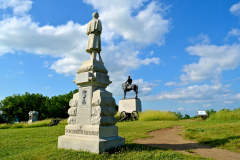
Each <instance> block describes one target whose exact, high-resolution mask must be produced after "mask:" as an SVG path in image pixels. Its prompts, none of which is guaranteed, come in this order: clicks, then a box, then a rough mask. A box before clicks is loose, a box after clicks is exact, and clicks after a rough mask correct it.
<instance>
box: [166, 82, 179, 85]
mask: <svg viewBox="0 0 240 160" xmlns="http://www.w3.org/2000/svg"><path fill="white" fill-rule="evenodd" d="M176 85H177V83H176V82H167V83H165V84H164V86H176Z"/></svg>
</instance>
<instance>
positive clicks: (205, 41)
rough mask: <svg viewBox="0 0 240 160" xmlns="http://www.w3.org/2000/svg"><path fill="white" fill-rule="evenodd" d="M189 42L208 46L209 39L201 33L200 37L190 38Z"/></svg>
mask: <svg viewBox="0 0 240 160" xmlns="http://www.w3.org/2000/svg"><path fill="white" fill-rule="evenodd" d="M188 41H189V42H191V43H199V42H200V43H201V44H210V39H209V37H208V35H206V34H203V33H201V34H200V35H198V36H197V38H190V39H188Z"/></svg>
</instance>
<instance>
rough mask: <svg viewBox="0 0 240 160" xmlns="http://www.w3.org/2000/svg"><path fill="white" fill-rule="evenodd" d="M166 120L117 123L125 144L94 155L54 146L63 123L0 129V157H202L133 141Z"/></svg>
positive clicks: (163, 126) (160, 126)
mask: <svg viewBox="0 0 240 160" xmlns="http://www.w3.org/2000/svg"><path fill="white" fill-rule="evenodd" d="M173 125H174V122H171V121H169V122H168V123H166V121H157V122H154V121H149V122H140V121H133V122H132V121H129V122H123V123H117V126H118V127H119V136H121V137H124V138H125V139H126V146H125V147H123V148H118V149H113V150H111V151H109V152H106V153H103V154H100V155H97V154H93V153H89V152H83V151H73V150H64V149H58V147H57V143H58V142H57V140H58V137H59V136H61V135H64V127H65V126H64V125H58V126H54V127H37V128H14V129H7V130H6V129H1V130H0V135H1V141H0V150H1V152H0V159H34V160H35V159H193V160H194V159H205V158H202V157H199V156H192V155H185V154H182V153H178V152H174V151H172V150H166V149H159V148H152V147H147V146H143V145H139V144H134V143H133V140H134V139H138V138H145V137H150V136H149V135H147V133H148V132H150V131H153V130H157V129H161V128H169V127H172V126H173Z"/></svg>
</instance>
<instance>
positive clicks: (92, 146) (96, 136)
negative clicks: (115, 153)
mask: <svg viewBox="0 0 240 160" xmlns="http://www.w3.org/2000/svg"><path fill="white" fill-rule="evenodd" d="M77 73H78V74H77V75H76V79H75V80H74V83H75V84H77V85H78V87H79V92H78V93H76V94H74V95H73V99H71V101H70V102H69V106H70V107H71V108H70V109H69V110H68V114H69V118H68V125H67V126H66V127H65V135H63V136H60V137H58V148H64V149H73V150H83V151H90V152H93V153H101V152H104V151H107V150H109V149H112V148H115V147H119V146H123V145H125V139H124V138H122V137H119V136H118V127H117V126H115V124H116V123H117V120H116V118H115V117H114V115H115V114H116V110H115V108H114V106H115V105H116V103H115V99H114V98H113V97H112V93H110V92H108V91H106V87H107V86H108V85H109V84H111V81H110V80H109V76H108V75H107V73H108V71H107V70H106V68H105V67H104V64H103V63H102V62H99V61H96V60H93V59H91V60H89V61H85V62H83V63H82V66H81V67H80V68H79V69H78V71H77Z"/></svg>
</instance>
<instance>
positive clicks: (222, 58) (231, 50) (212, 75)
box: [180, 44, 240, 84]
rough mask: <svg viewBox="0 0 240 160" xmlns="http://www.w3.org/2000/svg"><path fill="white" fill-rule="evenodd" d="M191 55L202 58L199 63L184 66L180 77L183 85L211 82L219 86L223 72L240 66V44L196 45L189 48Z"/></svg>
mask: <svg viewBox="0 0 240 160" xmlns="http://www.w3.org/2000/svg"><path fill="white" fill-rule="evenodd" d="M186 50H187V51H188V52H189V54H190V55H196V56H200V59H199V62H198V63H195V62H193V63H192V64H189V65H184V66H183V69H182V71H183V72H185V74H182V75H181V76H180V80H181V81H182V83H180V84H189V83H193V82H202V81H204V80H210V81H211V82H213V83H215V84H219V83H220V80H221V74H222V71H223V70H230V69H235V68H236V67H237V66H239V64H240V44H233V45H223V46H217V45H208V44H196V45H195V46H190V47H187V48H186Z"/></svg>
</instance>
